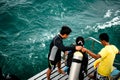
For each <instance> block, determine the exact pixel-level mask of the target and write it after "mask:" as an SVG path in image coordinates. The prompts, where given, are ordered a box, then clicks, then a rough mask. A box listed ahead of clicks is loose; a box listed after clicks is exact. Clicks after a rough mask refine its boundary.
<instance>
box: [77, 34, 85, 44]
mask: <svg viewBox="0 0 120 80" xmlns="http://www.w3.org/2000/svg"><path fill="white" fill-rule="evenodd" d="M84 43H85V41H84V38H83V37H82V36H78V37H77V38H76V44H77V45H80V46H83V45H84Z"/></svg>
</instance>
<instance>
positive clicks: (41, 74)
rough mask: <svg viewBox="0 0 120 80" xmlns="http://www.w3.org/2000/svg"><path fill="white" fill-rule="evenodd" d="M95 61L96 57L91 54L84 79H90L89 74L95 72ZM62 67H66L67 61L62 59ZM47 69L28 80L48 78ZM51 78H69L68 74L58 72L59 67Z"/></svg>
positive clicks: (53, 79)
mask: <svg viewBox="0 0 120 80" xmlns="http://www.w3.org/2000/svg"><path fill="white" fill-rule="evenodd" d="M94 61H95V59H94V58H92V57H90V56H89V61H88V74H87V75H86V76H85V77H84V80H89V77H88V75H89V74H92V73H93V72H94V68H93V62H94ZM61 63H62V66H61V67H62V69H63V68H64V67H65V61H64V60H62V61H61ZM46 71H47V69H45V70H43V71H41V72H40V73H38V74H37V75H35V76H33V77H31V78H29V79H28V80H47V78H46ZM51 80H68V75H67V73H66V74H59V73H58V72H57V68H55V69H54V70H53V72H52V74H51Z"/></svg>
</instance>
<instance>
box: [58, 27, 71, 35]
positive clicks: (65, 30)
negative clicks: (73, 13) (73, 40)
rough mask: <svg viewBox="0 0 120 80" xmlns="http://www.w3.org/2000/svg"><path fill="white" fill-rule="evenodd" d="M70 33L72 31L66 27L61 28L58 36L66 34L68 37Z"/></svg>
mask: <svg viewBox="0 0 120 80" xmlns="http://www.w3.org/2000/svg"><path fill="white" fill-rule="evenodd" d="M71 32H72V30H71V29H70V28H69V27H68V26H62V28H61V30H60V34H62V35H63V34H67V35H69V34H70V33H71Z"/></svg>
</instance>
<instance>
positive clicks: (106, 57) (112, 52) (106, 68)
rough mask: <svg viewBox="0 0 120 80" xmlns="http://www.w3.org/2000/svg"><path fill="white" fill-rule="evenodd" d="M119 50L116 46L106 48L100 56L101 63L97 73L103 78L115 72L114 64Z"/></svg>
mask: <svg viewBox="0 0 120 80" xmlns="http://www.w3.org/2000/svg"><path fill="white" fill-rule="evenodd" d="M118 52H119V50H118V49H117V48H116V47H115V46H114V45H107V46H105V47H104V48H103V49H102V50H101V51H100V52H99V53H98V54H100V55H101V61H100V64H99V66H98V69H97V72H98V73H99V74H100V75H102V76H109V75H110V73H111V71H112V70H113V63H114V59H115V56H116V54H117V53H118Z"/></svg>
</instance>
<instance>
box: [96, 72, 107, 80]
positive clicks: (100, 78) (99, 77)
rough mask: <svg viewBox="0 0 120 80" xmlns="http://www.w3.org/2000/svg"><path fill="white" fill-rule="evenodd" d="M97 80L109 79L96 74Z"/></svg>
mask: <svg viewBox="0 0 120 80" xmlns="http://www.w3.org/2000/svg"><path fill="white" fill-rule="evenodd" d="M97 79H98V80H109V78H108V77H107V76H102V75H100V74H98V73H97Z"/></svg>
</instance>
